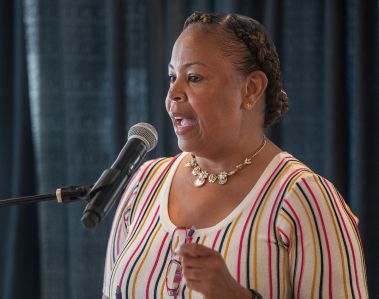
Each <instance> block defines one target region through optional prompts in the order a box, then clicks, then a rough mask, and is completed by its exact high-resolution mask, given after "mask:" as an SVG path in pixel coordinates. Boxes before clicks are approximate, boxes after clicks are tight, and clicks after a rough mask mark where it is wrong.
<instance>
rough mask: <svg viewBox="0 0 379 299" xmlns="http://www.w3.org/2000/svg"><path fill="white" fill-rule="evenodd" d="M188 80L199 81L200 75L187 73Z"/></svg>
mask: <svg viewBox="0 0 379 299" xmlns="http://www.w3.org/2000/svg"><path fill="white" fill-rule="evenodd" d="M188 81H191V82H199V81H200V77H199V76H196V75H189V76H188Z"/></svg>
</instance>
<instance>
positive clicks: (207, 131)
mask: <svg viewBox="0 0 379 299" xmlns="http://www.w3.org/2000/svg"><path fill="white" fill-rule="evenodd" d="M220 48H221V44H220V42H219V41H218V40H217V38H216V36H215V35H214V34H212V33H206V32H205V31H203V30H202V29H200V28H190V29H189V30H186V31H184V32H183V33H182V34H181V35H180V36H179V38H178V39H177V41H176V43H175V45H174V48H173V50H172V55H171V61H170V63H169V68H168V72H169V79H170V88H169V90H168V93H167V97H166V109H167V111H168V113H169V115H170V117H171V120H172V123H173V126H174V129H175V133H176V135H177V137H178V145H179V147H180V149H181V150H183V151H188V152H192V153H194V154H195V155H198V156H203V155H207V154H208V155H209V154H211V155H212V154H214V153H216V152H220V151H223V150H228V149H229V148H233V146H235V145H236V142H238V141H239V139H240V138H241V137H240V133H241V130H242V129H243V126H242V115H243V109H242V101H243V99H242V94H243V93H242V91H243V85H244V84H243V83H244V78H243V76H242V74H240V72H238V71H237V70H236V69H235V67H234V66H233V64H232V62H231V60H230V58H229V57H225V56H224V55H223V53H222V51H221V49H220Z"/></svg>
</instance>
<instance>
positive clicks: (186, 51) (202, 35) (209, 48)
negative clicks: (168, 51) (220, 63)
mask: <svg viewBox="0 0 379 299" xmlns="http://www.w3.org/2000/svg"><path fill="white" fill-rule="evenodd" d="M213 56H218V57H222V51H221V45H220V41H219V40H218V39H217V37H216V36H215V34H209V33H207V32H204V31H201V30H196V31H192V30H191V31H184V32H182V34H181V35H180V36H179V37H178V39H177V40H176V42H175V45H174V47H173V50H172V56H171V60H173V59H174V60H183V59H186V58H191V59H209V58H211V57H213ZM186 63H189V62H186Z"/></svg>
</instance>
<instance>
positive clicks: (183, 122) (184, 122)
mask: <svg viewBox="0 0 379 299" xmlns="http://www.w3.org/2000/svg"><path fill="white" fill-rule="evenodd" d="M175 122H176V125H177V126H178V127H189V126H193V125H195V124H196V119H193V118H175Z"/></svg>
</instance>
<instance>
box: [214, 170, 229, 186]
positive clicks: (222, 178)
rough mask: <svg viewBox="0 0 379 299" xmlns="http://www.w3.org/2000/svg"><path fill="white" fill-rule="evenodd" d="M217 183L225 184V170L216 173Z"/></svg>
mask: <svg viewBox="0 0 379 299" xmlns="http://www.w3.org/2000/svg"><path fill="white" fill-rule="evenodd" d="M217 178H218V183H219V184H220V185H225V184H226V183H227V181H228V174H227V173H226V172H225V171H221V172H220V173H219V174H218V175H217Z"/></svg>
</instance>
